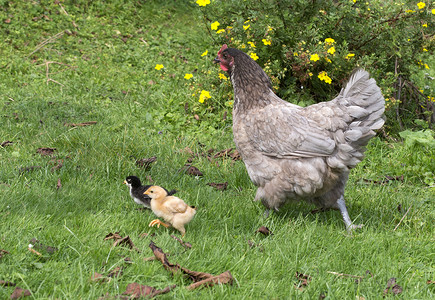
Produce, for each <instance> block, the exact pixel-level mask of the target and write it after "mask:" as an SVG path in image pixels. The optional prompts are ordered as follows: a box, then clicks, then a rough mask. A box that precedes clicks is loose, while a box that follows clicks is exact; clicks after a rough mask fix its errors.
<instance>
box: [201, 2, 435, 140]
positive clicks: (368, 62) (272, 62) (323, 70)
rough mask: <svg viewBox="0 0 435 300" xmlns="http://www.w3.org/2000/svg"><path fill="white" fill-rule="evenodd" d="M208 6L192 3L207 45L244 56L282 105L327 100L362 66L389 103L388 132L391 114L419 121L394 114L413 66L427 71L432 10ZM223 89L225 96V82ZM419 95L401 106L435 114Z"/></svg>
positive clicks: (362, 5) (381, 5) (361, 5)
mask: <svg viewBox="0 0 435 300" xmlns="http://www.w3.org/2000/svg"><path fill="white" fill-rule="evenodd" d="M208 2H210V1H202V0H200V1H196V3H197V4H198V5H199V7H198V8H199V9H201V12H202V14H203V16H202V17H203V20H204V22H205V23H206V25H207V27H208V29H209V32H210V35H211V37H212V39H213V40H214V41H215V42H216V44H219V45H222V44H224V43H226V44H228V46H229V47H234V48H239V49H241V50H243V51H245V52H247V53H248V54H250V55H251V57H253V58H254V59H255V60H256V61H257V62H258V63H259V64H260V66H262V67H263V69H264V70H265V71H266V73H267V74H268V75H269V76H270V77H271V79H272V82H273V86H274V89H275V91H276V92H277V93H278V95H279V96H280V97H282V98H283V99H287V100H288V101H291V102H294V103H297V104H299V105H303V106H304V105H309V104H312V103H315V102H320V101H325V100H329V99H331V98H332V97H334V95H336V94H337V93H338V92H339V91H340V89H341V87H342V85H343V84H344V83H345V82H346V80H347V79H348V76H349V74H350V73H351V71H352V70H353V69H355V68H356V67H363V68H365V69H367V70H368V71H369V72H370V73H371V75H372V76H373V77H374V78H375V79H376V80H377V82H378V84H379V85H380V87H381V89H382V91H383V93H384V96H385V98H386V99H387V115H388V117H389V120H390V123H388V124H389V127H390V128H393V129H395V130H396V129H397V128H396V126H395V125H394V123H395V120H396V115H397V112H398V114H399V115H401V116H400V117H401V119H403V122H404V123H405V124H404V126H407V125H408V126H409V125H412V124H413V123H412V122H413V121H414V119H415V118H417V117H419V116H420V114H419V113H418V111H415V110H412V113H409V110H410V109H407V107H405V108H403V107H401V109H399V105H401V95H399V93H398V92H399V90H400V89H402V88H403V85H401V86H399V85H398V84H399V83H403V82H405V81H406V80H409V79H410V78H411V75H412V73H413V72H414V73H415V71H416V67H417V68H419V69H420V70H422V69H423V70H427V69H429V68H430V66H429V59H430V54H429V53H431V52H433V48H434V39H433V31H432V30H431V29H430V28H434V27H435V22H434V19H435V7H431V6H433V3H431V2H428V1H427V2H418V1H400V2H397V1H383V0H382V1H377V0H376V1H360V0H347V1H309V2H307V1H304V0H296V1H295V0H282V1H273V0H265V1H237V0H231V1H211V3H208ZM216 50H217V49H216ZM417 71H418V69H417ZM221 86H222V87H228V89H231V87H230V84H229V83H228V82H227V81H225V80H223V82H222V84H221ZM419 89H421V90H422V92H421V91H420V95H419V96H421V98H419V99H417V101H416V102H412V103H407V105H414V104H416V105H417V106H418V105H419V103H420V102H421V103H425V102H427V103H426V104H425V106H424V109H423V112H425V116H426V117H427V115H428V114H429V115H430V114H431V113H432V112H433V111H431V109H432V110H433V105H432V106H431V104H430V102H431V101H432V100H431V99H434V98H433V95H431V94H430V93H433V90H431V88H430V87H427V88H426V90H424V87H420V88H419ZM417 98H418V97H417ZM402 106H403V104H402ZM396 110H397V112H396ZM420 117H421V116H420ZM426 119H427V118H426ZM401 127H402V124H401ZM397 131H398V130H396V131H395V132H397Z"/></svg>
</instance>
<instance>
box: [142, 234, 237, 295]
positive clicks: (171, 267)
mask: <svg viewBox="0 0 435 300" xmlns="http://www.w3.org/2000/svg"><path fill="white" fill-rule="evenodd" d="M149 247H150V248H151V250H152V251H153V253H154V256H155V257H156V258H157V260H159V261H160V262H161V263H162V264H163V267H164V268H165V269H166V270H168V271H170V272H172V273H173V274H175V273H177V272H178V271H181V272H183V273H184V274H185V275H187V276H188V277H189V278H190V279H191V280H193V282H194V283H193V284H191V285H189V286H188V287H187V289H189V290H193V289H196V288H198V287H200V286H203V285H204V286H212V285H214V284H226V283H229V284H232V283H233V280H234V279H233V276H232V275H231V273H230V272H229V271H226V272H224V273H221V274H219V275H212V274H209V273H203V272H196V271H191V270H189V269H186V268H183V267H181V266H180V265H179V264H172V263H171V262H169V260H168V259H167V257H166V253H164V252H163V250H162V249H161V248H159V247H157V246H156V244H155V243H154V242H153V241H151V242H150V245H149Z"/></svg>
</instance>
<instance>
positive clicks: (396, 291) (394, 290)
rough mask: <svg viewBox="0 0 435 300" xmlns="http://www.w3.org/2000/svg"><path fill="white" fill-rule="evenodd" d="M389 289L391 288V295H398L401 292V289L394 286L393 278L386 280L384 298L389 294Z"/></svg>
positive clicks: (394, 280)
mask: <svg viewBox="0 0 435 300" xmlns="http://www.w3.org/2000/svg"><path fill="white" fill-rule="evenodd" d="M390 288H391V292H392V293H393V295H397V294H400V293H402V291H403V289H402V287H401V286H400V285H398V284H396V278H394V277H392V278H390V279H388V281H387V287H386V288H385V290H384V297H385V296H386V295H387V294H388V293H389V292H390Z"/></svg>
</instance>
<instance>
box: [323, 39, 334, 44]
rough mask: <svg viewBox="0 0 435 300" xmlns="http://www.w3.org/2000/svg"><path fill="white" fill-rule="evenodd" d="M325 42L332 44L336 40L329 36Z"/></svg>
mask: <svg viewBox="0 0 435 300" xmlns="http://www.w3.org/2000/svg"><path fill="white" fill-rule="evenodd" d="M325 43H327V44H329V45H332V44H334V43H335V40H334V39H331V38H327V39H325Z"/></svg>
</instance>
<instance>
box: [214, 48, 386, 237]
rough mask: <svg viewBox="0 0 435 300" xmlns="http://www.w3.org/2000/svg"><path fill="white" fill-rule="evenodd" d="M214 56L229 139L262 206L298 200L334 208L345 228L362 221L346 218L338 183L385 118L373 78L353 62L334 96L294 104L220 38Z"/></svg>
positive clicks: (343, 182)
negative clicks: (228, 97)
mask: <svg viewBox="0 0 435 300" xmlns="http://www.w3.org/2000/svg"><path fill="white" fill-rule="evenodd" d="M214 61H215V62H216V63H219V64H220V67H221V69H222V70H224V71H227V72H228V73H229V75H230V78H231V82H232V84H233V88H234V107H233V135H234V142H235V144H236V147H237V150H238V151H239V152H240V154H241V156H242V158H243V161H244V163H245V166H246V169H247V171H248V174H249V177H250V178H251V180H252V182H253V183H254V184H255V185H256V186H257V187H258V189H257V194H256V196H255V200H261V202H262V203H263V204H264V206H265V207H266V209H267V210H266V213H267V214H268V213H269V210H270V209H275V210H278V209H279V207H280V206H282V205H283V204H284V203H285V202H286V201H288V200H296V201H298V200H304V201H307V202H309V203H313V204H315V205H317V206H318V207H320V208H322V209H329V208H333V209H339V210H340V212H341V214H342V216H343V220H344V222H345V224H346V227H347V229H348V230H351V229H352V228H355V227H360V226H357V225H353V224H352V222H351V220H350V217H349V214H348V212H347V208H346V204H345V201H344V188H345V185H346V182H347V180H348V176H349V172H350V169H352V168H353V167H355V166H356V165H357V164H358V163H359V162H360V161H361V160H362V159H363V157H364V151H365V146H366V145H367V143H368V141H369V140H370V138H372V137H373V136H374V135H375V132H374V131H373V130H376V129H379V128H381V127H382V125H383V124H384V115H383V113H384V109H385V101H384V98H383V96H382V93H381V91H380V89H379V87H378V86H377V85H376V81H375V80H374V79H371V78H370V77H369V74H368V73H367V72H366V71H364V70H362V69H359V70H356V71H355V72H354V73H353V74H352V75H351V77H350V79H349V81H348V83H347V84H346V86H345V87H344V88H343V89H342V90H341V92H340V94H339V95H338V96H337V97H336V98H335V99H333V100H331V101H328V102H322V103H318V104H314V105H311V106H308V107H300V106H298V105H294V104H291V103H289V102H286V101H284V100H282V99H280V98H279V97H278V96H277V95H275V93H274V92H273V91H272V85H271V82H270V79H269V77H268V76H267V75H266V73H265V72H264V71H263V70H262V69H261V67H260V66H259V65H258V64H257V63H256V62H255V61H254V60H253V59H252V58H250V57H249V56H248V55H247V54H246V53H244V52H242V51H240V50H237V49H233V48H228V47H227V45H223V46H222V48H221V49H220V50H219V52H218V56H217V57H216V59H215V60H214Z"/></svg>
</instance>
